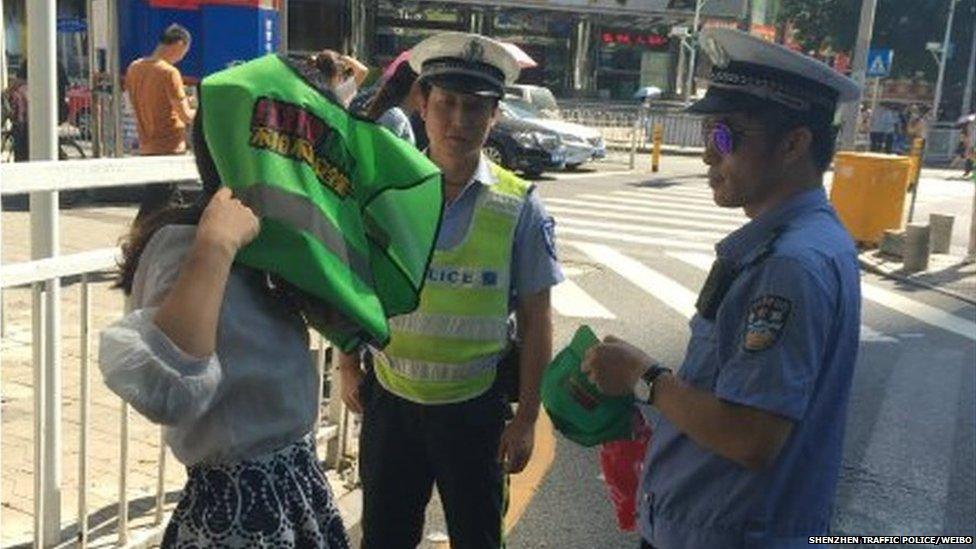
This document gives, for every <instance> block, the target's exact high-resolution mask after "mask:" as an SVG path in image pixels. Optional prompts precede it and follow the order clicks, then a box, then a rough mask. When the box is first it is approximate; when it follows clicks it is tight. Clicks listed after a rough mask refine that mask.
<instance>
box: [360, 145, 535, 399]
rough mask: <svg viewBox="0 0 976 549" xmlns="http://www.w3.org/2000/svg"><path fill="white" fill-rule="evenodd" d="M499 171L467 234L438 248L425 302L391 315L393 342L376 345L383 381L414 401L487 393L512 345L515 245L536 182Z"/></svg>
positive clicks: (378, 374)
mask: <svg viewBox="0 0 976 549" xmlns="http://www.w3.org/2000/svg"><path fill="white" fill-rule="evenodd" d="M491 171H492V174H493V175H494V176H495V179H496V180H497V182H496V183H495V184H494V185H482V186H481V188H480V189H479V194H478V198H477V200H476V202H475V207H474V213H473V215H472V217H471V222H470V224H469V226H468V230H467V233H466V234H465V236H464V238H463V239H462V240H461V242H460V243H459V244H458V245H457V246H455V247H453V248H451V249H448V250H436V251H435V252H434V256H433V259H432V260H431V263H430V267H429V268H428V271H427V279H426V282H425V285H424V289H423V291H422V292H421V294H420V306H419V307H418V308H417V310H416V311H414V312H413V313H411V314H409V315H405V316H400V317H395V318H393V319H390V328H391V335H392V337H391V340H390V344H389V345H388V346H387V347H386V348H385V349H383V350H382V351H375V352H374V358H375V360H374V365H375V370H376V377H377V380H378V381H379V382H380V384H382V385H383V387H385V388H386V389H387V390H388V391H390V392H392V393H394V394H396V395H399V396H400V397H402V398H405V399H407V400H411V401H413V402H418V403H421V404H446V403H451V402H461V401H464V400H468V399H471V398H474V397H476V396H478V395H480V394H482V393H484V392H485V391H487V390H488V389H489V388H491V385H492V383H493V382H494V379H495V367H496V365H497V363H498V359H499V357H500V356H501V353H502V352H504V350H505V348H506V346H507V344H508V316H509V308H508V304H509V289H510V287H511V284H510V280H511V271H510V269H511V258H512V246H513V243H514V240H515V228H516V226H517V224H518V218H519V215H520V213H521V211H522V208H523V207H524V204H525V198H526V195H527V193H528V190H529V185H528V184H527V183H525V182H524V181H522V180H521V179H519V178H518V177H516V176H515V175H514V174H512V173H511V172H508V171H505V170H503V169H501V168H499V167H497V166H495V165H494V164H492V165H491Z"/></svg>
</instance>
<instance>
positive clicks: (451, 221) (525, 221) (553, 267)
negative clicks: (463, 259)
mask: <svg viewBox="0 0 976 549" xmlns="http://www.w3.org/2000/svg"><path fill="white" fill-rule="evenodd" d="M495 183H496V179H495V176H494V175H493V174H492V173H491V168H490V166H489V164H488V160H487V159H486V158H485V157H484V155H482V156H481V160H480V161H479V162H478V167H477V169H476V170H475V172H474V175H472V177H471V180H470V181H469V182H468V184H467V185H466V186H465V187H464V189H463V190H462V191H461V193H460V194H458V196H457V197H456V198H455V199H454V200H453V201H452V202H451V203H449V204H445V206H444V217H443V219H442V220H441V230H440V233H438V235H437V243H436V245H435V246H436V248H437V249H438V250H446V249H450V248H453V247H455V246H457V245H458V244H460V243H461V240H462V239H463V238H464V235H465V234H466V233H467V231H468V226H469V225H470V224H471V218H472V216H473V215H474V207H475V203H476V202H477V199H478V193H479V192H480V191H482V188H481V187H482V186H483V185H494V184H495ZM554 230H555V222H554V221H553V219H552V217H550V216H549V215H548V214H547V213H546V210H545V207H544V206H543V205H542V201H541V200H540V199H539V195H538V193H536V192H535V187H534V186H533V187H532V188H531V189H530V190H529V194H528V197H527V199H526V201H525V205H524V206H523V208H522V211H521V212H520V213H519V218H518V222H517V224H516V226H515V240H514V243H513V245H512V268H511V272H512V284H511V291H510V295H511V299H510V305H509V309H510V310H514V309H515V305H516V303H517V299H518V296H527V295H532V294H535V293H538V292H541V291H543V290H545V289H547V288H550V287H552V286H555V285H556V284H559V283H560V282H562V281H563V272H562V269H561V268H560V266H559V261H558V259H557V255H556V245H555V234H554Z"/></svg>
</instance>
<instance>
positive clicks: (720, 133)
mask: <svg viewBox="0 0 976 549" xmlns="http://www.w3.org/2000/svg"><path fill="white" fill-rule="evenodd" d="M702 139H704V141H705V146H706V147H708V146H711V147H713V148H714V149H715V150H716V151H718V152H719V154H721V155H722V156H728V155H730V154H732V151H734V150H735V132H733V131H732V128H730V127H728V126H727V125H726V124H723V123H722V122H716V123H715V124H711V125H708V126H702Z"/></svg>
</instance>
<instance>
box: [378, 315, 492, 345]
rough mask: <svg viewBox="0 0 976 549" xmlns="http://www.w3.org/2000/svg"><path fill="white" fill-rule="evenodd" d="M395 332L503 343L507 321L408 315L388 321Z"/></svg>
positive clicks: (483, 318)
mask: <svg viewBox="0 0 976 549" xmlns="http://www.w3.org/2000/svg"><path fill="white" fill-rule="evenodd" d="M390 329H391V330H393V331H396V332H402V333H411V334H420V335H429V336H435V337H455V338H458V339H469V340H474V341H505V340H506V339H507V338H508V321H507V320H506V319H501V318H485V317H464V316H447V315H421V314H416V313H414V314H409V315H404V316H397V317H393V318H391V319H390Z"/></svg>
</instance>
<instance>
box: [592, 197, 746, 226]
mask: <svg viewBox="0 0 976 549" xmlns="http://www.w3.org/2000/svg"><path fill="white" fill-rule="evenodd" d="M610 194H611V195H613V196H615V197H620V198H623V197H626V198H636V199H638V200H640V202H638V203H639V204H654V205H656V204H664V203H666V202H667V201H668V200H669V199H670V198H671V197H669V196H668V195H646V194H643V193H637V192H633V191H613V192H612V193H610ZM691 205H693V206H694V207H695V209H696V210H700V211H704V212H708V213H711V214H712V215H718V216H722V217H723V218H726V219H729V218H731V219H735V220H736V221H742V220H746V219H748V218H747V217H746V216H745V214H744V213H742V210H741V209H738V208H722V207H720V206H718V205H716V204H715V201H714V200H713V199H712V198H711V197H708V198H707V199H704V200H702V201H701V203H700V204H691ZM669 206H670V207H672V208H678V207H687V206H688V203H687V202H686V201H682V202H680V203H679V204H669Z"/></svg>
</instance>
